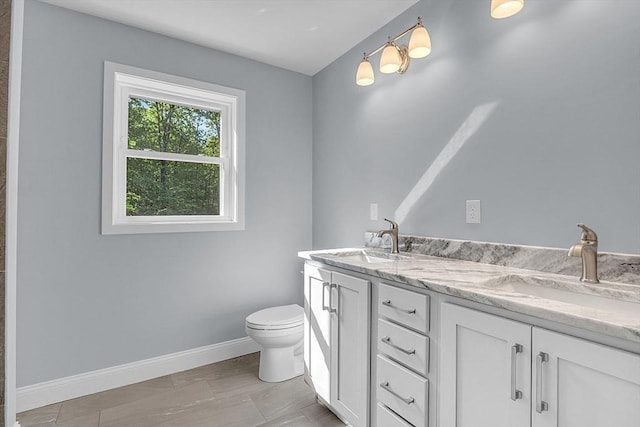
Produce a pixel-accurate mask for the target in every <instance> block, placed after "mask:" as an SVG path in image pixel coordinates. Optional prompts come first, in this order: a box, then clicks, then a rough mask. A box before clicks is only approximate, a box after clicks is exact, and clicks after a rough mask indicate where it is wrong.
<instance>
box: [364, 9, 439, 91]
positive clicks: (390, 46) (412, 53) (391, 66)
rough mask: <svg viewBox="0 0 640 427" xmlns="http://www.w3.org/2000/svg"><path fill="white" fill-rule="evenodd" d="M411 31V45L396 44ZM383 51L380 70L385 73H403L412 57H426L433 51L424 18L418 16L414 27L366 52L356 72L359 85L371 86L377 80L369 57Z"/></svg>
mask: <svg viewBox="0 0 640 427" xmlns="http://www.w3.org/2000/svg"><path fill="white" fill-rule="evenodd" d="M409 33H411V38H410V39H409V46H406V45H400V46H398V45H397V44H396V41H397V40H398V39H400V38H402V37H404V36H406V35H407V34H409ZM380 51H382V55H381V56H380V72H381V73H385V74H390V73H400V74H403V73H404V72H405V71H407V68H409V61H410V58H424V57H425V56H427V55H429V54H430V53H431V37H429V32H428V31H427V29H426V28H425V27H424V25H422V20H421V19H420V18H418V23H417V24H416V25H414V26H413V27H411V28H409V29H407V30H404V31H403V32H401V33H400V34H398V35H397V36H395V37H394V38H391V37H389V40H388V41H387V42H386V43H385V44H383V45H381V46H379V47H378V48H377V49H375V50H373V51H372V52H371V53H366V52H365V53H364V56H363V58H362V61H361V62H360V65H358V71H357V72H356V84H357V85H358V86H369V85H372V84H373V82H374V81H375V76H374V75H373V67H372V66H371V62H369V57H370V56H373V55H375V54H376V53H378V52H380Z"/></svg>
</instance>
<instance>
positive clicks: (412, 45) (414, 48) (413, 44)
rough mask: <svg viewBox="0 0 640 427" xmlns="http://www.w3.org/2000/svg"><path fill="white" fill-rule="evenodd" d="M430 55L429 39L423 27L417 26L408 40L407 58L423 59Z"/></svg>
mask: <svg viewBox="0 0 640 427" xmlns="http://www.w3.org/2000/svg"><path fill="white" fill-rule="evenodd" d="M430 53H431V37H429V32H428V31H427V29H426V28H425V27H424V25H418V26H417V27H416V28H415V29H414V30H413V31H412V32H411V38H410V39H409V56H410V57H411V58H424V57H425V56H427V55H429V54H430Z"/></svg>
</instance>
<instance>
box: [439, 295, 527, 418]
mask: <svg viewBox="0 0 640 427" xmlns="http://www.w3.org/2000/svg"><path fill="white" fill-rule="evenodd" d="M441 333H442V336H441V341H442V354H441V372H440V379H439V380H440V426H441V427H479V426H483V427H484V426H491V427H515V426H517V427H521V426H528V425H529V423H530V421H529V420H530V416H531V415H530V414H531V413H530V410H531V408H530V404H531V400H530V390H531V344H530V343H531V326H529V325H525V324H522V323H519V322H514V321H512V320H507V319H503V318H501V317H497V316H492V315H490V314H486V313H481V312H478V311H475V310H470V309H467V308H463V307H459V306H455V305H451V304H443V305H442V324H441Z"/></svg>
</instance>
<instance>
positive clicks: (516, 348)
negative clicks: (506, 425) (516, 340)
mask: <svg viewBox="0 0 640 427" xmlns="http://www.w3.org/2000/svg"><path fill="white" fill-rule="evenodd" d="M518 353H522V344H514V345H513V346H511V400H513V401H514V402H515V401H516V400H518V399H522V392H521V391H520V390H518V389H517V385H516V377H517V375H518V369H517V368H518Z"/></svg>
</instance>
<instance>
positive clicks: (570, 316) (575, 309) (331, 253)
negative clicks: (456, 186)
mask: <svg viewBox="0 0 640 427" xmlns="http://www.w3.org/2000/svg"><path fill="white" fill-rule="evenodd" d="M362 249H363V248H342V249H330V250H317V251H300V252H299V253H298V256H299V257H300V258H303V259H305V260H313V261H317V262H321V263H323V264H327V265H330V266H334V267H339V268H343V269H346V270H349V271H354V272H357V273H362V274H366V275H370V276H374V277H378V278H380V279H383V280H389V281H393V282H397V283H402V284H405V285H409V286H413V287H416V288H420V289H427V290H430V291H434V292H438V293H441V294H445V295H450V296H454V297H458V298H462V299H465V300H469V301H473V302H478V303H481V304H485V305H489V306H492V307H496V308H501V309H505V310H509V311H513V312H517V313H521V314H526V315H530V316H533V317H538V318H542V319H545V320H549V321H554V322H558V323H561V324H564V325H569V326H573V327H576V328H580V329H585V330H589V331H593V332H597V333H601V334H604V335H608V336H613V337H616V338H621V339H624V340H627V341H631V342H634V343H639V344H640V311H639V312H638V315H637V316H629V315H624V314H618V313H614V312H612V311H608V310H597V309H594V308H589V307H584V306H580V305H575V304H570V303H566V302H561V301H556V300H552V299H547V298H542V297H537V296H528V295H524V294H522V293H517V292H515V293H514V292H509V291H505V290H496V289H491V288H488V287H485V286H484V285H483V283H486V281H488V280H497V279H500V278H503V277H506V278H509V277H512V276H519V277H536V278H538V279H541V280H547V281H549V282H551V283H553V281H554V280H557V281H560V282H563V283H570V282H571V281H575V282H576V285H577V286H581V284H580V282H579V281H578V279H577V278H573V277H570V276H564V275H559V274H555V273H546V272H541V271H537V270H526V269H522V268H514V267H505V266H497V265H492V264H482V263H478V262H474V261H464V260H453V259H449V258H440V257H433V256H427V255H409V256H406V257H405V258H404V259H400V260H397V261H390V262H386V263H380V264H370V263H363V262H358V261H351V260H345V259H341V258H340V256H336V254H339V253H344V252H350V251H359V250H362ZM381 254H382V253H381ZM433 270H436V271H438V272H439V275H440V277H436V276H438V273H432V271H433ZM443 275H444V276H446V277H442V276H443ZM586 289H587V291H586V292H585V293H589V289H593V287H592V288H586ZM595 289H596V291H590V292H591V293H595V292H597V290H598V289H603V290H605V291H606V292H608V293H611V292H613V293H614V295H609V294H602V295H599V296H602V297H608V298H613V299H615V296H616V295H615V294H617V293H618V292H621V293H622V294H624V298H625V299H630V300H631V301H632V302H637V303H640V287H639V286H637V285H627V284H624V283H615V282H603V286H602V287H601V288H600V287H596V288H595ZM639 307H640V304H639Z"/></svg>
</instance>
